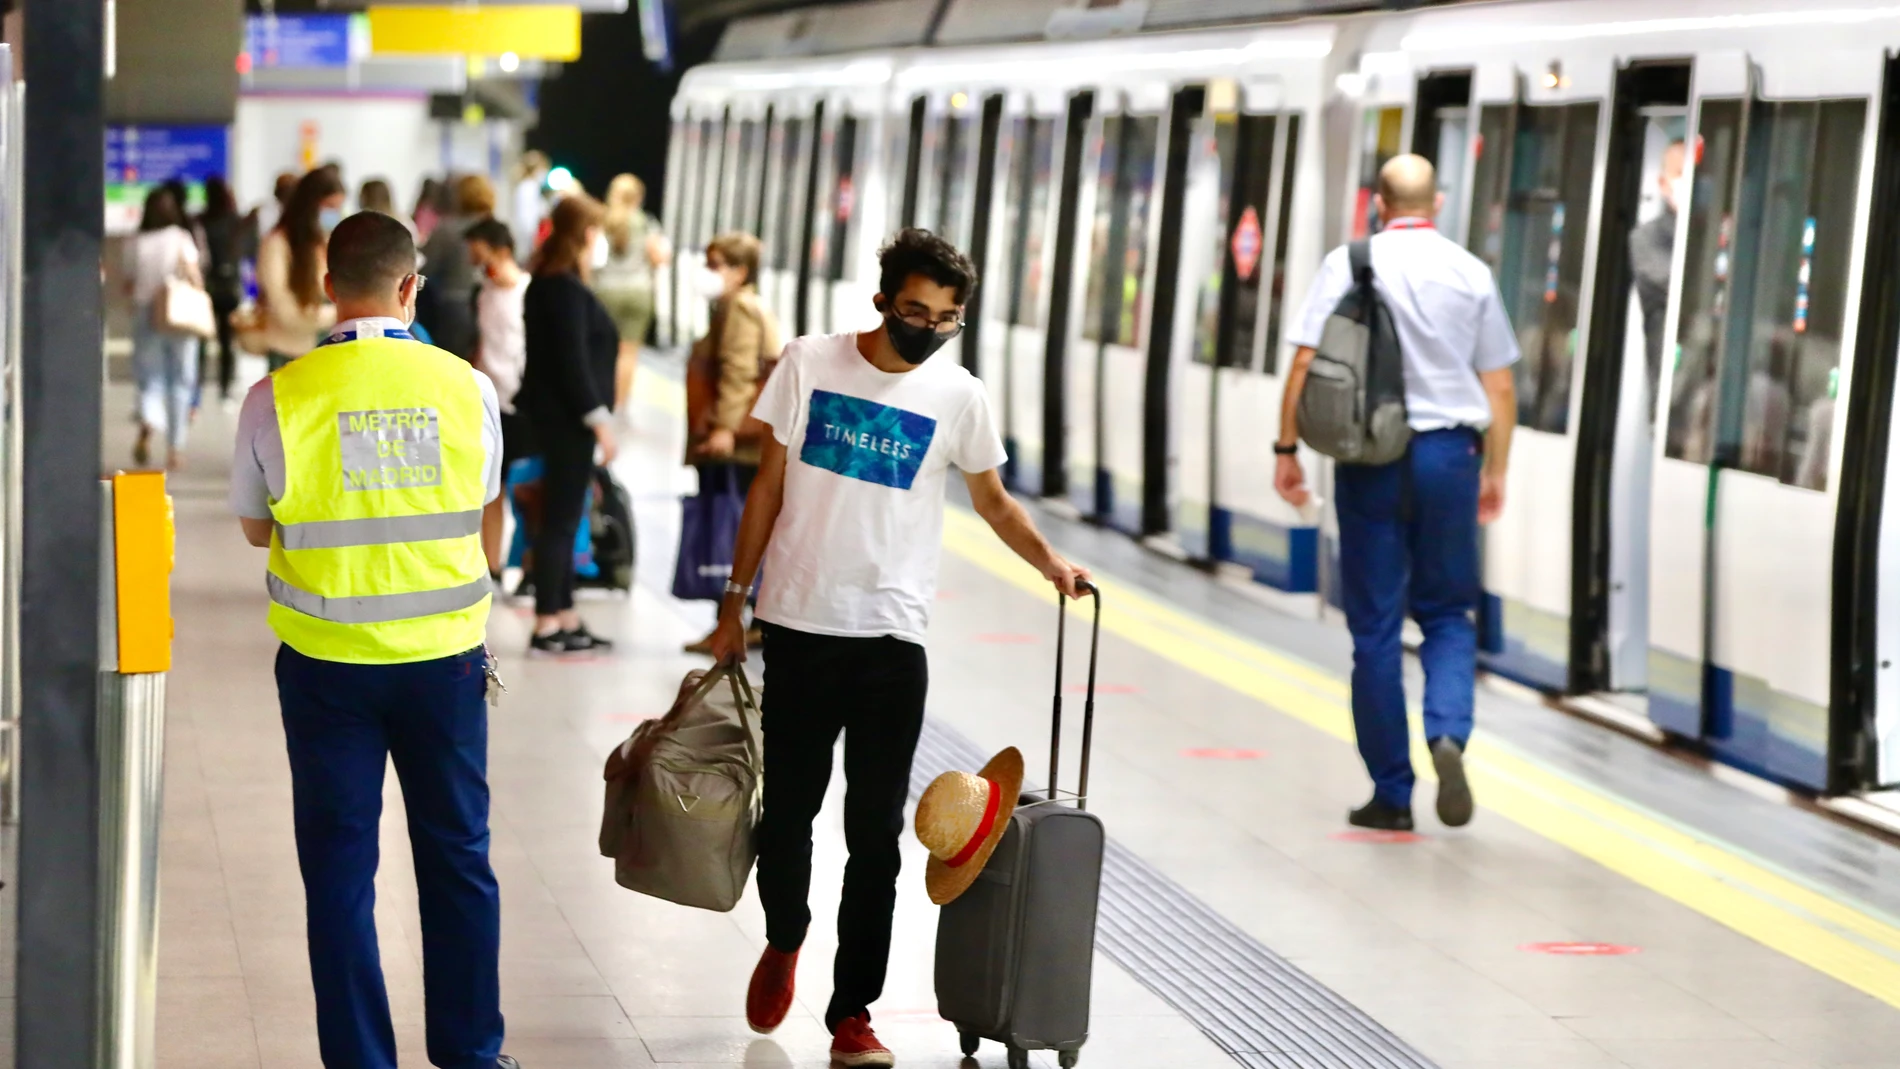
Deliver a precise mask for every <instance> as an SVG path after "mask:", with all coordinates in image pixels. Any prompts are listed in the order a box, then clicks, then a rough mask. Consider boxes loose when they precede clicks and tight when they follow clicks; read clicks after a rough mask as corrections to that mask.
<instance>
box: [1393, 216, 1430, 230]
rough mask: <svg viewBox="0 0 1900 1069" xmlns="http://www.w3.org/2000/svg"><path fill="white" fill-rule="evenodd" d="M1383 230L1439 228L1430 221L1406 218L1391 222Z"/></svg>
mask: <svg viewBox="0 0 1900 1069" xmlns="http://www.w3.org/2000/svg"><path fill="white" fill-rule="evenodd" d="M1383 229H1385V230H1436V229H1438V228H1437V226H1436V225H1434V224H1433V223H1432V221H1431V220H1430V219H1419V218H1406V219H1394V220H1392V221H1391V222H1389V223H1387V224H1385V227H1384V228H1383Z"/></svg>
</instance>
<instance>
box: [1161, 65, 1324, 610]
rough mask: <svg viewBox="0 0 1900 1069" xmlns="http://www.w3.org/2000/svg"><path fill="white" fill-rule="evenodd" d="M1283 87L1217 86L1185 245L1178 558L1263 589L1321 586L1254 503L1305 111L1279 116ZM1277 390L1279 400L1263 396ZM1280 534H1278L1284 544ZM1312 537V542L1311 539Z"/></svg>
mask: <svg viewBox="0 0 1900 1069" xmlns="http://www.w3.org/2000/svg"><path fill="white" fill-rule="evenodd" d="M1279 97H1280V94H1279V92H1278V86H1277V85H1274V86H1265V87H1251V88H1248V89H1246V90H1242V89H1241V88H1240V87H1238V86H1234V85H1233V84H1232V83H1220V82H1216V83H1214V84H1213V85H1211V86H1210V87H1209V89H1208V93H1207V98H1206V103H1207V106H1206V107H1205V108H1204V109H1203V113H1202V114H1201V116H1200V117H1199V119H1198V120H1197V122H1196V123H1195V124H1194V129H1193V134H1192V140H1191V142H1190V158H1189V162H1188V165H1187V168H1186V175H1185V183H1184V187H1183V188H1184V193H1185V198H1184V199H1185V202H1186V203H1185V205H1184V210H1183V213H1182V214H1183V218H1182V235H1181V241H1182V244H1181V248H1182V253H1181V273H1180V283H1179V285H1180V287H1181V290H1182V297H1183V312H1184V316H1183V318H1184V319H1186V320H1187V321H1186V322H1184V323H1181V324H1179V325H1178V326H1177V330H1176V334H1177V337H1179V338H1180V339H1181V340H1180V342H1179V343H1178V344H1177V346H1176V349H1175V351H1176V354H1177V355H1176V358H1175V362H1176V365H1177V366H1178V367H1179V369H1180V384H1181V385H1180V390H1181V403H1180V404H1179V405H1178V406H1177V407H1176V411H1177V412H1178V413H1180V419H1181V426H1180V428H1179V430H1178V441H1179V442H1180V468H1179V487H1180V489H1179V493H1178V497H1177V501H1176V507H1175V510H1174V523H1173V530H1174V531H1175V533H1176V538H1177V540H1178V541H1179V543H1180V545H1181V548H1182V549H1183V550H1185V551H1186V552H1188V553H1189V554H1190V555H1192V556H1195V557H1199V558H1202V559H1209V560H1220V561H1230V562H1234V563H1239V564H1244V565H1246V566H1247V567H1249V568H1250V569H1252V570H1253V571H1254V573H1255V575H1256V576H1257V577H1258V578H1260V579H1261V580H1262V581H1264V582H1268V583H1270V584H1272V585H1274V586H1279V587H1282V588H1294V587H1301V586H1302V585H1303V587H1304V589H1307V590H1310V589H1312V584H1311V578H1310V573H1311V571H1312V569H1311V566H1310V556H1311V548H1310V545H1309V546H1308V547H1307V548H1308V552H1307V557H1308V559H1309V564H1308V566H1307V568H1306V569H1305V571H1306V572H1307V573H1308V575H1307V579H1306V582H1305V583H1304V584H1301V583H1300V582H1299V579H1298V577H1296V576H1294V575H1293V574H1292V572H1293V570H1294V569H1293V561H1292V560H1291V559H1290V554H1289V553H1288V552H1287V551H1286V546H1287V545H1288V543H1289V541H1290V540H1289V538H1288V537H1287V532H1288V531H1289V530H1290V528H1289V527H1288V526H1287V524H1286V523H1285V522H1274V521H1275V519H1282V518H1280V517H1277V516H1276V517H1274V519H1269V518H1267V516H1264V515H1262V514H1263V513H1271V512H1273V509H1272V506H1271V505H1270V504H1267V503H1266V502H1264V501H1263V502H1254V501H1249V500H1248V499H1247V497H1248V487H1249V486H1250V485H1251V486H1252V488H1253V489H1255V490H1257V489H1259V488H1260V487H1261V486H1264V485H1267V484H1269V483H1270V481H1271V478H1270V476H1271V473H1270V471H1268V470H1267V468H1266V467H1265V465H1266V463H1267V462H1266V460H1265V459H1264V458H1263V453H1264V451H1263V450H1262V448H1261V445H1260V442H1261V439H1260V420H1261V418H1262V416H1263V414H1265V413H1268V412H1270V411H1273V410H1274V406H1275V405H1276V404H1277V389H1273V390H1269V389H1266V384H1267V382H1268V380H1271V379H1273V378H1274V377H1275V376H1277V375H1278V373H1279V359H1278V357H1279V350H1280V314H1281V312H1282V310H1283V301H1284V297H1285V278H1286V271H1285V268H1286V253H1287V245H1288V242H1289V240H1290V238H1291V232H1292V228H1293V218H1292V207H1293V194H1294V189H1295V177H1296V175H1297V171H1298V167H1297V164H1298V160H1299V150H1300V127H1301V121H1300V115H1299V114H1298V113H1297V112H1292V111H1281V110H1280V100H1279ZM1266 393H1272V394H1273V395H1274V396H1273V397H1271V398H1269V397H1267V396H1264V395H1265V394H1266ZM1276 536H1277V537H1276ZM1308 541H1309V542H1310V536H1309V539H1308Z"/></svg>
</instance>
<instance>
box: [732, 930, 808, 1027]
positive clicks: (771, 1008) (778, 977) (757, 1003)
mask: <svg viewBox="0 0 1900 1069" xmlns="http://www.w3.org/2000/svg"><path fill="white" fill-rule="evenodd" d="M797 974H798V951H796V950H794V951H792V952H791V953H790V954H786V953H784V952H782V951H779V950H776V949H774V948H773V947H772V946H771V945H770V944H768V945H767V946H766V948H765V953H763V954H761V955H759V964H758V965H757V966H755V967H754V968H753V970H752V983H751V984H750V985H749V986H748V987H747V988H746V992H745V1023H746V1024H749V1025H751V1026H752V1030H753V1031H754V1032H757V1033H759V1034H760V1035H766V1034H769V1033H770V1032H771V1031H772V1030H773V1029H775V1028H777V1027H778V1026H779V1025H781V1024H784V1023H785V1015H786V1014H787V1013H790V1012H791V1010H792V984H793V980H794V979H795V978H796V976H797Z"/></svg>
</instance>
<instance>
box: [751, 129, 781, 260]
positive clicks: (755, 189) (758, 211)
mask: <svg viewBox="0 0 1900 1069" xmlns="http://www.w3.org/2000/svg"><path fill="white" fill-rule="evenodd" d="M772 110H773V109H772V107H771V105H767V106H766V109H765V121H763V122H761V123H760V124H759V151H758V154H757V156H758V163H757V165H756V166H755V167H754V170H755V171H756V172H757V174H758V181H756V182H754V183H753V185H752V194H751V197H752V200H751V203H750V205H749V206H748V207H747V209H746V210H747V211H748V212H750V213H751V219H752V226H751V232H752V234H753V236H755V237H757V238H758V239H759V240H760V241H764V240H765V219H766V216H765V212H766V205H767V203H768V201H767V199H766V198H767V197H768V196H769V194H768V192H767V191H768V190H769V189H770V188H771V182H772V160H773V149H774V148H775V147H776V146H777V145H778V135H777V134H776V133H775V131H776V130H777V126H776V125H775V124H774V122H773V114H772Z"/></svg>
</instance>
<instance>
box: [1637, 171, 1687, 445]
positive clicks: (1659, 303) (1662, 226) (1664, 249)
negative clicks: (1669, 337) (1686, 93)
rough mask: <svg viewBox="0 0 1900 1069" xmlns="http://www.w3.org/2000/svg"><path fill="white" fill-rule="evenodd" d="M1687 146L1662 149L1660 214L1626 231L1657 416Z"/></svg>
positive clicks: (1652, 403)
mask: <svg viewBox="0 0 1900 1069" xmlns="http://www.w3.org/2000/svg"><path fill="white" fill-rule="evenodd" d="M1687 157H1688V149H1687V146H1685V145H1684V144H1683V143H1682V142H1681V141H1672V142H1670V144H1669V147H1668V148H1666V149H1664V150H1663V157H1662V166H1661V168H1660V169H1659V170H1658V172H1657V175H1656V185H1657V186H1658V187H1659V188H1660V189H1661V190H1662V205H1663V210H1662V212H1661V214H1659V215H1657V216H1656V217H1655V218H1654V219H1651V220H1650V221H1648V222H1646V223H1640V224H1638V225H1637V226H1636V228H1635V229H1633V230H1631V231H1630V273H1631V274H1632V275H1634V276H1635V280H1636V302H1637V304H1639V305H1640V306H1641V307H1642V310H1643V366H1644V369H1645V370H1646V371H1647V372H1648V373H1649V414H1650V418H1652V419H1654V418H1655V415H1656V389H1657V386H1658V385H1659V383H1660V380H1661V377H1662V354H1663V317H1664V316H1666V315H1668V313H1669V277H1670V274H1671V273H1672V271H1673V269H1674V266H1675V262H1676V213H1677V212H1678V211H1679V210H1680V209H1682V208H1684V207H1686V206H1687V205H1688V201H1689V187H1688V181H1687V179H1686V178H1685V177H1684V176H1683V163H1684V161H1685V160H1686V159H1687Z"/></svg>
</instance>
